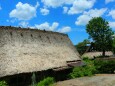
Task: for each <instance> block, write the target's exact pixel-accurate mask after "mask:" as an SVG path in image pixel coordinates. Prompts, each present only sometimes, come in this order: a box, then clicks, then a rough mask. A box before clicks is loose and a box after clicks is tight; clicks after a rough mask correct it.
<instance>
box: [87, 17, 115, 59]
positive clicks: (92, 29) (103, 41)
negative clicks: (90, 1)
mask: <svg viewBox="0 0 115 86" xmlns="http://www.w3.org/2000/svg"><path fill="white" fill-rule="evenodd" d="M86 31H87V33H88V34H89V36H90V37H91V38H92V39H93V41H94V43H95V44H96V47H97V49H99V50H101V51H102V52H103V53H102V55H103V57H104V56H105V51H107V50H109V49H111V48H112V35H113V32H112V30H111V28H110V27H109V23H108V22H107V21H106V20H105V19H103V18H102V17H94V18H92V19H91V20H90V21H89V23H88V24H87V25H86Z"/></svg>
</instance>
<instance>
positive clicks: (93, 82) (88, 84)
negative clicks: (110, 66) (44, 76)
mask: <svg viewBox="0 0 115 86" xmlns="http://www.w3.org/2000/svg"><path fill="white" fill-rule="evenodd" d="M55 86H115V74H99V75H96V76H92V77H82V78H77V79H71V80H66V81H62V82H58V83H56V84H55Z"/></svg>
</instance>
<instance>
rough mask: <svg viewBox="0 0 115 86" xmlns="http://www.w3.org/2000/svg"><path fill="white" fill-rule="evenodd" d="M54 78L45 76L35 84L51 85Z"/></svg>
mask: <svg viewBox="0 0 115 86" xmlns="http://www.w3.org/2000/svg"><path fill="white" fill-rule="evenodd" d="M54 82H55V81H54V78H52V77H47V78H45V79H44V80H42V81H40V82H39V83H38V84H37V86H51V85H52V84H53V83H54Z"/></svg>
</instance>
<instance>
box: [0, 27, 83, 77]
mask: <svg viewBox="0 0 115 86" xmlns="http://www.w3.org/2000/svg"><path fill="white" fill-rule="evenodd" d="M73 60H81V59H80V57H79V54H78V52H77V51H76V49H75V47H74V46H73V45H72V43H71V41H70V39H69V38H68V36H67V35H66V34H62V33H57V32H50V31H41V30H36V29H21V28H18V27H3V26H1V27H0V77H3V76H7V75H14V74H19V73H27V72H35V71H42V70H47V69H52V68H57V67H64V66H65V67H66V66H68V65H67V61H73Z"/></svg>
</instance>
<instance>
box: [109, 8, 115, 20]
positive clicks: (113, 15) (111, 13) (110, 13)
mask: <svg viewBox="0 0 115 86" xmlns="http://www.w3.org/2000/svg"><path fill="white" fill-rule="evenodd" d="M109 16H112V18H113V19H115V10H111V11H110V12H109Z"/></svg>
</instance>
